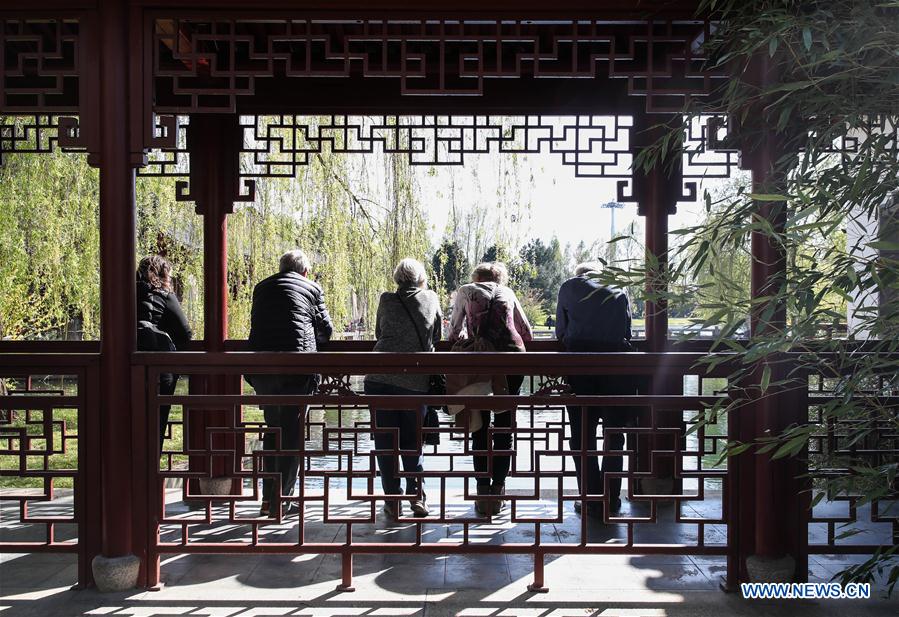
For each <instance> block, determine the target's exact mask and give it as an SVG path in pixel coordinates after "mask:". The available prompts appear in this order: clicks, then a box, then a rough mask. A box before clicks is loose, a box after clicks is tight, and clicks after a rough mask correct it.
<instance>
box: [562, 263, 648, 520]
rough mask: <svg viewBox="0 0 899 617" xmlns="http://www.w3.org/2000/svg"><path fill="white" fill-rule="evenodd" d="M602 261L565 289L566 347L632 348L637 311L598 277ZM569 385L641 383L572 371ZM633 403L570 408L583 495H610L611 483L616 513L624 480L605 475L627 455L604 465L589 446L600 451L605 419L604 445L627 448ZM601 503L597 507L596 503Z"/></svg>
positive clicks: (597, 388)
mask: <svg viewBox="0 0 899 617" xmlns="http://www.w3.org/2000/svg"><path fill="white" fill-rule="evenodd" d="M599 270H600V266H599V265H598V264H592V263H585V264H579V265H578V266H577V268H576V269H575V276H574V277H573V278H570V279H568V280H567V281H565V282H564V283H562V286H561V287H560V288H559V299H558V304H557V308H556V338H557V339H558V340H559V341H560V342H561V343H562V346H563V347H564V348H565V350H566V351H572V352H603V351H605V352H609V351H613V352H614V351H630V350H631V344H630V340H631V311H630V306H629V303H628V299H627V295H626V294H625V293H624V291H623V290H621V289H617V288H614V287H609V286H605V285H603V284H602V283H600V282H599V281H598V280H597V279H596V275H597V274H598V273H599ZM568 383H569V385H570V386H571V389H572V391H573V392H574V393H575V394H580V395H605V394H636V381H635V380H634V379H632V378H629V377H622V376H614V377H609V376H604V375H572V376H570V377H568ZM628 417H629V408H627V407H581V406H579V405H569V406H568V419H569V422H570V424H571V439H570V442H569V443H570V445H571V450H572V457H573V458H574V467H575V470H576V471H577V479H578V488H579V489H580V491H581V495H584V494H586V495H600V494H605V490H604V487H605V486H606V485H607V486H608V487H609V495H608V503H609V508H610V510H611V511H612V512H617V511H618V510H619V509H620V508H621V478H615V477H610V478H608V479H606V478H605V474H606V473H616V472H620V471H621V470H622V468H623V462H624V461H623V459H622V457H621V456H620V455H618V456H613V455H605V456H603V457H602V469H601V470H600V467H599V460H598V457H596V456H588V457H586V459H584V458H582V454H581V453H582V452H583V451H584V450H597V449H599V448H597V444H596V429H597V427H598V425H599V423H600V421H602V427H603V447H602V450H605V451H607V452H608V451H617V450H622V449H623V448H624V433H623V431H621V430H620V429H621V427H623V426H625V424H627V420H628ZM594 504H596V505H594ZM574 506H575V510H576V511H577V512H578V513H580V512H581V511H582V509H583V508H582V502H580V501H576V502H575V504H574ZM587 511H588V513H589V514H591V515H596V516H601V515H602V510H601V509H600V508H599V507H598V503H596V502H593V503H591V504H590V506H589V507H588V509H587Z"/></svg>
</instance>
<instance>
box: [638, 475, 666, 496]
mask: <svg viewBox="0 0 899 617" xmlns="http://www.w3.org/2000/svg"><path fill="white" fill-rule="evenodd" d="M672 493H674V478H643V479H642V480H640V494H641V495H671V494H672Z"/></svg>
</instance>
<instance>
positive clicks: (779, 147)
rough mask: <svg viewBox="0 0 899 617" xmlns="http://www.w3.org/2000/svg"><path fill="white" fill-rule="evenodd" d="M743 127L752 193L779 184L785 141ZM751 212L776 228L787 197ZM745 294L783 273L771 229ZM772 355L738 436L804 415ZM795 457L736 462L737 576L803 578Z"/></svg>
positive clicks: (761, 369)
mask: <svg viewBox="0 0 899 617" xmlns="http://www.w3.org/2000/svg"><path fill="white" fill-rule="evenodd" d="M768 60H769V59H768V57H767V56H766V55H765V56H760V57H759V58H758V59H757V61H756V62H755V64H754V66H753V67H752V72H751V79H753V81H755V83H759V84H765V83H767V82H768V81H769V80H770V79H771V78H772V75H771V74H770V69H769V66H768V64H769V63H768ZM752 117H753V118H754V122H753V123H752V124H750V125H748V126H747V127H745V129H744V136H743V155H742V164H743V167H744V168H745V169H749V170H750V171H751V172H752V185H753V192H754V193H756V194H780V193H782V192H783V190H784V179H785V177H786V171H785V170H784V163H783V161H784V160H785V157H786V156H787V154H788V153H787V152H786V150H785V148H784V140H783V139H782V138H781V137H780V136H778V135H776V134H775V133H774V131H772V130H770V129H768V128H766V127H765V125H764V122H765V117H764V114H763V112H762V111H759V112H758V113H756V114H753V116H752ZM754 216H755V217H756V218H757V219H763V220H765V221H767V222H768V223H769V224H770V226H771V228H772V230H773V231H774V233H775V234H777V233H780V232H782V231H783V230H784V229H785V226H786V221H787V204H786V203H785V202H776V201H757V202H756V206H755V209H754ZM751 248H752V270H751V296H752V297H753V298H760V297H766V296H769V295H774V294H777V293H778V292H779V291H780V290H781V288H782V286H783V284H784V282H785V280H786V266H787V260H786V253H785V251H784V248H783V246H782V245H781V244H780V243H779V242H777V241H776V239H775V238H773V237H772V236H771V235H769V234H766V233H764V232H763V231H760V230H756V231H754V232H753V233H752V237H751ZM786 323H787V315H786V306H785V304H784V303H783V302H779V303H777V304H776V305H775V306H773V307H772V306H771V305H770V303H762V304H758V305H756V306H754V307H753V310H752V312H751V315H750V332H751V336H752V338H753V339H755V338H757V337H763V336H765V335H766V334H768V333H772V332H777V331H779V330H782V329H783V328H785V327H786ZM779 360H782V359H779V358H777V357H769V358H767V359H765V360H762V361H760V362H759V363H758V364H757V365H756V366H755V367H754V369H753V373H752V376H751V383H747V384H745V385H746V386H747V387H748V390H747V391H748V392H749V395H750V398H751V400H750V402H749V403H748V404H747V405H746V406H745V407H743V408H742V409H741V410H740V413H741V417H740V418H739V420H738V422H739V431H740V433H741V435H740V436H739V439H740V440H741V441H746V442H750V441H755V440H758V439H761V438H765V437H771V436H774V435H777V434H779V433H781V432H782V431H783V430H784V429H785V428H786V427H787V426H789V425H791V424H794V423H804V422H807V421H808V406H807V402H806V403H803V400H804V397H803V396H802V394H803V393H801V392H800V393H798V394H797V393H791V392H788V391H786V389H785V388H784V387H782V386H778V385H776V382H777V381H779V380H782V379H784V378H785V377H786V376H787V374H788V371H789V369H788V367H787V366H786V365H785V364H784V362H782V361H779ZM766 371H769V372H770V381H771V383H772V384H775V385H772V386H770V387H769V388H768V390H767V391H766V392H762V391H761V386H760V384H761V382H762V376H763V374H764V373H765V372H766ZM802 460H804V459H800V458H786V459H780V460H774V459H773V458H772V457H771V453H766V454H760V453H755V454H753V455H752V459H751V460H747V458H744V459H743V461H742V462H741V467H742V469H741V470H740V479H739V490H740V496H739V497H740V503H739V517H740V537H739V545H740V556H741V557H742V559H741V561H742V563H741V564H740V565H741V572H740V578H741V580H752V581H760V582H790V581H797V582H801V581H805V580H806V577H807V572H808V568H807V550H808V529H807V524H806V522H805V521H806V520H807V495H806V494H805V493H804V492H803V489H804V488H805V486H804V482H803V481H802V480H801V479H800V478H799V476H800V475H802V474H803V473H804V471H805V470H804V469H803V467H802V463H801V461H802Z"/></svg>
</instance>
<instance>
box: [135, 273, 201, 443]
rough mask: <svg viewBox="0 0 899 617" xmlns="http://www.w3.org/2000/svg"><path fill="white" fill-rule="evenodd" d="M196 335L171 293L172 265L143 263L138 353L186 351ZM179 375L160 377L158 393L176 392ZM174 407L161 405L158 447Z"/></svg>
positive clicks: (139, 279)
mask: <svg viewBox="0 0 899 617" xmlns="http://www.w3.org/2000/svg"><path fill="white" fill-rule="evenodd" d="M192 335H193V332H192V331H191V329H190V326H189V325H188V323H187V318H186V317H185V316H184V312H183V311H182V310H181V304H180V303H179V302H178V297H177V296H176V295H175V292H174V291H172V266H171V264H170V263H169V262H168V261H166V260H165V258H164V257H161V256H159V255H150V256H148V257H144V258H143V259H141V260H140V264H139V265H138V267H137V350H138V351H184V350H185V349H187V344H188V342H190V338H191V336H192ZM177 384H178V375H175V374H173V373H163V374H161V375H160V376H159V394H161V395H171V394H174V393H175V386H176V385H177ZM170 411H171V405H160V406H159V448H160V450H161V449H162V443H163V441H165V434H166V429H167V428H168V424H169V412H170Z"/></svg>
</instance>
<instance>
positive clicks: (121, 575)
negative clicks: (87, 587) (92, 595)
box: [91, 555, 140, 592]
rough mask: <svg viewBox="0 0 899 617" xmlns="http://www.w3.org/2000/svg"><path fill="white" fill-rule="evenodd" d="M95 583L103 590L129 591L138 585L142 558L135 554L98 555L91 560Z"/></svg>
mask: <svg viewBox="0 0 899 617" xmlns="http://www.w3.org/2000/svg"><path fill="white" fill-rule="evenodd" d="M91 570H92V571H93V573H94V583H95V584H96V585H97V589H99V590H100V591H103V592H112V591H127V590H129V589H134V587H135V585H137V574H138V571H139V570H140V559H138V558H137V557H136V556H134V555H125V556H124V557H104V556H103V555H97V556H96V557H94V559H93V561H92V562H91Z"/></svg>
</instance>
